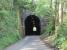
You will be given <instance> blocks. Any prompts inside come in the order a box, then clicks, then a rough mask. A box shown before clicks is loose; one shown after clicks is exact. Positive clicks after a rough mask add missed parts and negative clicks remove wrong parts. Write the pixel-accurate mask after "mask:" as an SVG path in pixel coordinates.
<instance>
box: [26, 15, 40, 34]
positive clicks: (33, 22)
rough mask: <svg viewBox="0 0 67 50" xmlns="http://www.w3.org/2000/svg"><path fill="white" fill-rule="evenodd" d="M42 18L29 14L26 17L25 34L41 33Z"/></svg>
mask: <svg viewBox="0 0 67 50" xmlns="http://www.w3.org/2000/svg"><path fill="white" fill-rule="evenodd" d="M40 32H41V26H40V19H39V18H38V17H37V16H35V15H29V16H27V18H26V19H25V35H40Z"/></svg>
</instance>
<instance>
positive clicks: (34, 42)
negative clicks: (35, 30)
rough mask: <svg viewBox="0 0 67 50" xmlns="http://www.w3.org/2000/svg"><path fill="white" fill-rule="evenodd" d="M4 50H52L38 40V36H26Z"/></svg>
mask: <svg viewBox="0 0 67 50" xmlns="http://www.w3.org/2000/svg"><path fill="white" fill-rule="evenodd" d="M5 50H53V49H51V48H49V47H47V46H46V45H44V43H43V42H42V41H41V40H40V38H39V36H27V37H25V38H24V39H23V40H20V41H19V42H17V43H16V44H14V45H12V46H10V47H8V48H6V49H5Z"/></svg>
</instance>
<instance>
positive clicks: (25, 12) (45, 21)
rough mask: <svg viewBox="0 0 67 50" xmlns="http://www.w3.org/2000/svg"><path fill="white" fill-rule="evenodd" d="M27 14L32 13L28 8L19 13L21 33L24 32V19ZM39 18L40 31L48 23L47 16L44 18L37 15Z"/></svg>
mask: <svg viewBox="0 0 67 50" xmlns="http://www.w3.org/2000/svg"><path fill="white" fill-rule="evenodd" d="M29 15H34V14H33V13H32V12H31V11H29V10H25V9H24V10H23V11H22V13H21V23H22V28H23V33H24V34H25V24H24V22H25V19H26V18H27V16H29ZM38 17H39V19H40V23H41V32H42V31H43V30H44V29H45V28H46V25H47V23H48V20H47V18H44V17H40V16H38Z"/></svg>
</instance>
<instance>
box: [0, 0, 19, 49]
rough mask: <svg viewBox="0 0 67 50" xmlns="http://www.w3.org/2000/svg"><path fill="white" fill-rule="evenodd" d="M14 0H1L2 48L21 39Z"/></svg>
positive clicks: (0, 45)
mask: <svg viewBox="0 0 67 50" xmlns="http://www.w3.org/2000/svg"><path fill="white" fill-rule="evenodd" d="M12 3H13V0H7V1H6V0H0V50H3V49H4V48H5V47H6V46H8V45H10V44H12V43H14V42H16V41H17V40H19V39H20V36H19V35H20V34H19V30H18V17H17V15H16V11H15V10H13V9H12V8H13V4H12Z"/></svg>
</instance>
